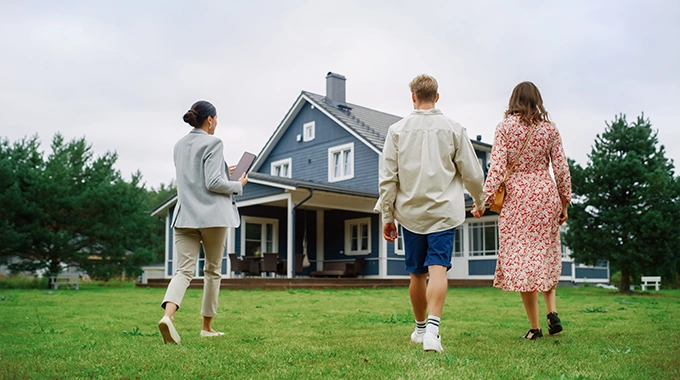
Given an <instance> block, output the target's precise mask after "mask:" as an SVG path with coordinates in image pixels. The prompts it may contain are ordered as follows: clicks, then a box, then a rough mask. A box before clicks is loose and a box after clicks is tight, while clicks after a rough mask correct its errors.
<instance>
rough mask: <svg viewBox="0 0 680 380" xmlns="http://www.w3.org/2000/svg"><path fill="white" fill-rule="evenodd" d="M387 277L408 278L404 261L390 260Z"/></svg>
mask: <svg viewBox="0 0 680 380" xmlns="http://www.w3.org/2000/svg"><path fill="white" fill-rule="evenodd" d="M387 275H388V276H408V275H409V273H408V272H407V271H406V266H405V265H404V261H402V260H388V261H387Z"/></svg>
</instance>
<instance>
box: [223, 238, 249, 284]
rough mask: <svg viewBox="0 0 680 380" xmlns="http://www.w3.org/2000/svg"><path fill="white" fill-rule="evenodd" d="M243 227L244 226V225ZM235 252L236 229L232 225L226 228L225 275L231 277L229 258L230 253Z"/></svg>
mask: <svg viewBox="0 0 680 380" xmlns="http://www.w3.org/2000/svg"><path fill="white" fill-rule="evenodd" d="M244 228H245V227H244ZM235 252H236V229H235V228H233V227H228V228H227V277H228V278H231V260H230V259H229V254H230V253H235Z"/></svg>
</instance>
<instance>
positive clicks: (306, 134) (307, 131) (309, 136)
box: [302, 121, 316, 142]
mask: <svg viewBox="0 0 680 380" xmlns="http://www.w3.org/2000/svg"><path fill="white" fill-rule="evenodd" d="M315 135H316V131H315V122H313V121H310V122H309V123H305V124H304V125H303V126H302V141H304V142H307V141H312V140H314V136H315Z"/></svg>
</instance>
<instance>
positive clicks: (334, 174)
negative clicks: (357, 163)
mask: <svg viewBox="0 0 680 380" xmlns="http://www.w3.org/2000/svg"><path fill="white" fill-rule="evenodd" d="M352 178H354V143H349V144H345V145H340V146H336V147H333V148H329V149H328V182H337V181H344V180H347V179H352Z"/></svg>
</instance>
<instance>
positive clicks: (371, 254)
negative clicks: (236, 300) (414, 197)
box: [223, 173, 387, 279]
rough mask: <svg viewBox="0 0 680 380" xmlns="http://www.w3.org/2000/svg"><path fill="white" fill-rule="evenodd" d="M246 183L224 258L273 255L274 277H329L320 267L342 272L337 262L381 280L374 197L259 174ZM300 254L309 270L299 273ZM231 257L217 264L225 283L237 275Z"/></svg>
mask: <svg viewBox="0 0 680 380" xmlns="http://www.w3.org/2000/svg"><path fill="white" fill-rule="evenodd" d="M249 181H250V182H249V184H248V186H249V187H250V188H249V191H248V192H247V198H246V197H239V198H237V200H236V202H237V206H238V207H239V212H240V214H241V226H240V227H239V228H230V229H229V232H228V235H227V242H226V250H225V252H226V253H227V254H235V256H236V257H238V258H239V259H240V260H251V259H252V258H257V257H264V256H266V255H267V254H272V253H275V254H276V258H277V261H278V263H279V269H283V270H278V271H277V272H276V273H278V275H279V276H285V277H286V278H289V279H291V278H294V277H296V276H309V275H312V274H314V275H319V272H322V273H330V271H329V270H325V271H324V266H326V268H329V267H332V268H342V267H344V265H340V264H339V263H356V264H357V265H360V267H357V268H356V273H355V274H356V275H358V276H367V277H384V276H386V275H387V254H386V249H385V244H383V239H382V237H381V234H380V228H381V226H380V220H379V218H378V215H377V214H376V213H375V212H374V211H373V207H374V206H375V202H376V200H377V197H378V196H377V194H373V193H366V192H361V191H356V190H352V189H346V188H342V187H337V186H329V185H326V184H317V183H312V182H306V181H298V180H292V179H289V178H283V177H274V176H269V175H265V174H260V173H252V174H251V175H250V178H249ZM305 255H306V256H307V260H306V261H307V262H308V264H309V265H308V266H307V267H302V268H301V267H300V266H301V265H300V264H301V263H300V262H301V256H305ZM233 256H234V255H232V258H231V259H230V260H225V262H223V264H226V265H227V270H226V274H227V276H226V277H228V278H231V277H233V276H234V275H235V274H238V271H235V270H234V269H235V268H233V267H232V262H233ZM296 257H297V259H296ZM296 263H297V265H296ZM359 263H360V264H359ZM282 265H283V268H282V267H281V266H282ZM348 266H349V265H348ZM263 269H264V268H263ZM267 269H268V270H266V271H265V270H263V272H265V274H266V275H269V276H271V275H272V273H271V269H272V267H271V265H270V266H269V267H268V268H267ZM347 275H349V276H352V273H351V272H348V273H347Z"/></svg>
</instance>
